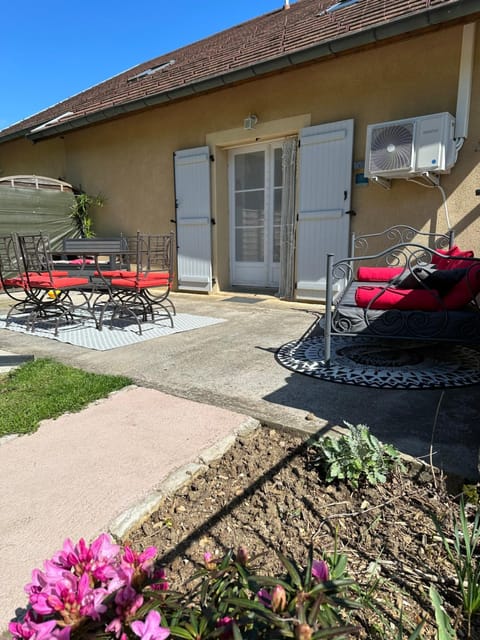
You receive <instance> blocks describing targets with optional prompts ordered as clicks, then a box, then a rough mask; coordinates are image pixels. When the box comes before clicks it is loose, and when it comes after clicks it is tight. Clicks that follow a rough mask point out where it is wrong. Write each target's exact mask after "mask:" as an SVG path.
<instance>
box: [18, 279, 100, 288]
mask: <svg viewBox="0 0 480 640" xmlns="http://www.w3.org/2000/svg"><path fill="white" fill-rule="evenodd" d="M30 282H31V283H32V284H33V285H34V286H35V287H38V288H39V289H60V290H61V289H71V288H72V287H80V286H82V285H84V284H88V283H89V279H88V278H53V277H52V278H48V277H46V278H43V279H42V278H41V277H39V278H38V279H36V278H35V279H34V280H33V281H32V280H31V279H30Z"/></svg>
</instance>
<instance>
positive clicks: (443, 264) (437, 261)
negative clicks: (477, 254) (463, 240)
mask: <svg viewBox="0 0 480 640" xmlns="http://www.w3.org/2000/svg"><path fill="white" fill-rule="evenodd" d="M436 251H437V253H441V254H442V255H444V256H445V258H442V257H441V256H437V255H436V254H434V255H433V256H432V264H434V265H436V267H437V269H457V268H460V267H461V265H460V264H459V263H460V261H459V260H449V259H448V256H452V257H453V258H473V251H461V250H460V249H459V248H458V247H457V245H454V246H453V247H451V248H450V249H436Z"/></svg>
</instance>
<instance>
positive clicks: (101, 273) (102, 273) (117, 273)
mask: <svg viewBox="0 0 480 640" xmlns="http://www.w3.org/2000/svg"><path fill="white" fill-rule="evenodd" d="M124 273H127V271H122V270H121V269H117V270H113V271H108V270H105V271H104V270H103V269H102V271H94V272H93V275H94V276H96V277H97V278H98V277H102V276H103V277H104V278H122V277H123V274H124ZM128 273H131V272H130V271H129V272H128ZM133 275H135V273H133Z"/></svg>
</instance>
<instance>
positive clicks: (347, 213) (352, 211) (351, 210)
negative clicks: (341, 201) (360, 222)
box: [345, 209, 357, 216]
mask: <svg viewBox="0 0 480 640" xmlns="http://www.w3.org/2000/svg"><path fill="white" fill-rule="evenodd" d="M345 215H347V216H356V215H357V212H356V211H354V210H353V209H349V210H348V211H345Z"/></svg>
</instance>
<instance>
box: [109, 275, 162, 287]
mask: <svg viewBox="0 0 480 640" xmlns="http://www.w3.org/2000/svg"><path fill="white" fill-rule="evenodd" d="M111 282H112V286H113V287H118V288H122V287H124V288H128V289H149V288H150V287H164V286H166V285H168V284H169V283H170V278H169V275H168V273H167V272H165V273H164V274H162V273H151V274H148V275H147V276H143V275H139V276H138V277H135V278H112V281H111Z"/></svg>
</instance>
